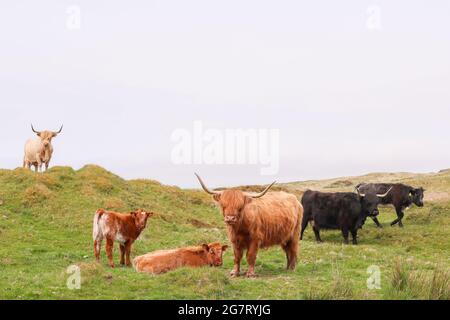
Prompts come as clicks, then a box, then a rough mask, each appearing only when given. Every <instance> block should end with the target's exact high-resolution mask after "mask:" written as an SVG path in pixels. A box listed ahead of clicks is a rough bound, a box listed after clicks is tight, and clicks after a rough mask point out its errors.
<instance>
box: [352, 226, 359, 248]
mask: <svg viewBox="0 0 450 320" xmlns="http://www.w3.org/2000/svg"><path fill="white" fill-rule="evenodd" d="M352 243H353V244H358V229H354V230H352Z"/></svg>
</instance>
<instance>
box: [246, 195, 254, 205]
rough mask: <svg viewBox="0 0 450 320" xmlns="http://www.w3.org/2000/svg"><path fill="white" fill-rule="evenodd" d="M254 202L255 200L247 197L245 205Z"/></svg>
mask: <svg viewBox="0 0 450 320" xmlns="http://www.w3.org/2000/svg"><path fill="white" fill-rule="evenodd" d="M252 201H253V198H251V197H248V196H245V204H249V203H251V202H252Z"/></svg>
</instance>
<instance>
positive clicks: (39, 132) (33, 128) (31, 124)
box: [31, 124, 41, 134]
mask: <svg viewBox="0 0 450 320" xmlns="http://www.w3.org/2000/svg"><path fill="white" fill-rule="evenodd" d="M31 130H33V132H34V133H37V134H39V133H41V132H40V131H36V130H35V129H34V128H33V124H31Z"/></svg>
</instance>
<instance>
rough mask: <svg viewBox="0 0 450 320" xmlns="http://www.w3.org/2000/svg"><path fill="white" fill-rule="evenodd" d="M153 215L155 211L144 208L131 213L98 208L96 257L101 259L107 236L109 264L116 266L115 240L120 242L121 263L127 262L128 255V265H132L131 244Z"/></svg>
mask: <svg viewBox="0 0 450 320" xmlns="http://www.w3.org/2000/svg"><path fill="white" fill-rule="evenodd" d="M152 215H153V212H146V211H144V210H142V209H139V210H138V211H136V212H131V213H130V214H122V213H118V212H113V211H105V210H103V209H99V210H97V212H96V213H95V216H94V226H93V238H94V253H95V259H96V260H97V261H100V248H101V245H102V240H103V239H104V238H106V254H107V256H108V260H109V265H110V266H111V267H112V268H114V261H113V246H114V241H117V242H119V243H120V264H121V265H124V264H125V259H124V258H125V256H126V265H127V266H129V267H130V266H131V261H130V252H131V245H132V244H133V243H134V242H135V241H136V239H137V238H138V237H139V235H140V234H141V232H142V230H144V229H145V226H146V225H147V219H148V218H149V217H151V216H152Z"/></svg>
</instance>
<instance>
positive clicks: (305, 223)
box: [300, 219, 309, 240]
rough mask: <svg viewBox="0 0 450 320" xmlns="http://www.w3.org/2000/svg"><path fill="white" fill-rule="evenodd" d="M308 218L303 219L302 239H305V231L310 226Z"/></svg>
mask: <svg viewBox="0 0 450 320" xmlns="http://www.w3.org/2000/svg"><path fill="white" fill-rule="evenodd" d="M308 222H309V221H308V219H303V221H302V231H300V240H303V233H304V232H305V229H306V227H307V226H308Z"/></svg>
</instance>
